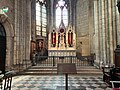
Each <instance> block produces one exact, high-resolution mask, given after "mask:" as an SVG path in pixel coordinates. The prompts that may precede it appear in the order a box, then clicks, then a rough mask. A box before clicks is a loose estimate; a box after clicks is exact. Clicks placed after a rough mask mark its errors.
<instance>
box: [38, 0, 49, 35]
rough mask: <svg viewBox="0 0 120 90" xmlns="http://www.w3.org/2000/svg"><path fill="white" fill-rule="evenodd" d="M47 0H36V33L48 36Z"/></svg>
mask: <svg viewBox="0 0 120 90" xmlns="http://www.w3.org/2000/svg"><path fill="white" fill-rule="evenodd" d="M46 25H47V16H46V2H45V0H36V35H38V36H46Z"/></svg>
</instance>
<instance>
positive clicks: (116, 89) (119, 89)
mask: <svg viewBox="0 0 120 90" xmlns="http://www.w3.org/2000/svg"><path fill="white" fill-rule="evenodd" d="M110 82H111V84H112V88H113V90H120V87H117V88H115V85H114V84H115V83H117V84H120V81H110Z"/></svg>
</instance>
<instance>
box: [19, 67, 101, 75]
mask: <svg viewBox="0 0 120 90" xmlns="http://www.w3.org/2000/svg"><path fill="white" fill-rule="evenodd" d="M76 68H77V74H81V75H102V71H101V70H100V69H96V68H95V67H93V66H88V67H87V66H83V67H82V66H81V67H76ZM19 74H22V75H47V74H48V75H52V74H54V75H56V74H57V67H40V66H32V67H30V68H29V69H27V70H25V71H23V72H20V73H19Z"/></svg>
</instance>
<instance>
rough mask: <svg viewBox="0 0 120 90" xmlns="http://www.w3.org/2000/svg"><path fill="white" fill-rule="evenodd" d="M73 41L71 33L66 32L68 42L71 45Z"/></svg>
mask: <svg viewBox="0 0 120 90" xmlns="http://www.w3.org/2000/svg"><path fill="white" fill-rule="evenodd" d="M72 43H73V33H72V32H68V44H69V45H71V44H72Z"/></svg>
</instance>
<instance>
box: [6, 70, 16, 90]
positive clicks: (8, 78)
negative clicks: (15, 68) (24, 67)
mask: <svg viewBox="0 0 120 90" xmlns="http://www.w3.org/2000/svg"><path fill="white" fill-rule="evenodd" d="M13 75H14V72H12V71H9V72H6V73H5V75H4V90H11V84H12V77H13Z"/></svg>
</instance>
